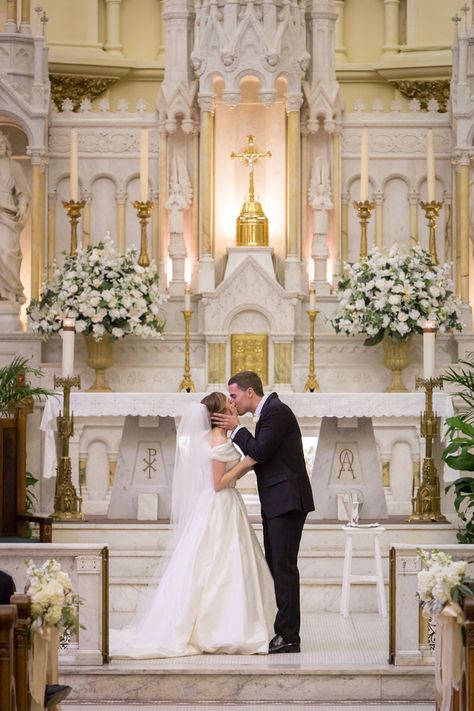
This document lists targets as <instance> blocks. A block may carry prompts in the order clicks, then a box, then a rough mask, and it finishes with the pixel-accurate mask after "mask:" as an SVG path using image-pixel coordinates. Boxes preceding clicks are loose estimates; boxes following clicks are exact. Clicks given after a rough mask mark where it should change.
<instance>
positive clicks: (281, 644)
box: [268, 634, 300, 654]
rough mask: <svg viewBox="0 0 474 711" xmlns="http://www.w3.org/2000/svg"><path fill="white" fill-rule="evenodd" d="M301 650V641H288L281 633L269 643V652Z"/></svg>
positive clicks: (280, 652)
mask: <svg viewBox="0 0 474 711" xmlns="http://www.w3.org/2000/svg"><path fill="white" fill-rule="evenodd" d="M299 651H300V643H299V642H286V641H285V640H284V639H283V637H281V635H279V634H277V635H276V637H274V638H273V639H272V640H271V642H270V644H269V645H268V654H284V653H285V652H289V653H294V652H299Z"/></svg>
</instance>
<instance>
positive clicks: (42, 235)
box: [38, 159, 46, 289]
mask: <svg viewBox="0 0 474 711" xmlns="http://www.w3.org/2000/svg"><path fill="white" fill-rule="evenodd" d="M39 189H40V195H39V221H40V229H39V240H40V249H39V253H38V289H40V288H41V284H42V281H43V273H44V267H45V257H46V254H45V250H46V163H45V160H44V159H42V160H41V164H40V182H39Z"/></svg>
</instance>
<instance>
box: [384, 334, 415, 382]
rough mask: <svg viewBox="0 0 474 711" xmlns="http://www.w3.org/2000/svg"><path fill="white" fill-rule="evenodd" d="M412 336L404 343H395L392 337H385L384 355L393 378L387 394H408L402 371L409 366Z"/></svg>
mask: <svg viewBox="0 0 474 711" xmlns="http://www.w3.org/2000/svg"><path fill="white" fill-rule="evenodd" d="M410 340H411V339H410V336H409V337H408V338H405V339H404V340H403V341H395V340H394V339H393V338H390V336H384V339H383V353H384V363H385V365H386V367H387V368H389V369H390V370H391V371H392V378H391V380H390V383H389V385H388V387H387V388H386V389H385V392H386V393H406V392H408V390H407V388H406V387H405V383H404V382H403V380H402V370H403V369H404V368H406V367H407V365H408V362H409V361H408V355H409V351H410Z"/></svg>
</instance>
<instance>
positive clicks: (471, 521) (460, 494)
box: [443, 353, 474, 543]
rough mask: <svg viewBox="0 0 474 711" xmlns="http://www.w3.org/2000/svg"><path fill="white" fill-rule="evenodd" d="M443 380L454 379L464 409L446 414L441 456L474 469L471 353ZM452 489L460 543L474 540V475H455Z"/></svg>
mask: <svg viewBox="0 0 474 711" xmlns="http://www.w3.org/2000/svg"><path fill="white" fill-rule="evenodd" d="M443 380H445V381H446V382H449V383H454V384H455V385H457V386H458V387H459V388H461V389H460V390H458V391H457V392H456V394H457V395H458V396H459V397H460V398H461V399H462V400H463V401H464V403H465V405H466V410H465V411H464V412H462V413H461V414H459V415H456V416H455V417H448V419H447V420H446V423H447V425H448V430H447V433H446V439H447V441H448V445H447V447H446V449H445V450H444V452H443V459H444V461H445V462H446V464H448V466H450V467H451V469H456V470H458V471H461V472H474V353H468V355H467V356H466V358H465V359H463V360H460V361H459V366H458V367H456V368H449V369H448V370H447V372H446V373H445V374H444V375H443ZM451 488H452V489H454V507H455V509H456V511H457V514H458V516H459V518H460V519H461V521H462V522H463V524H464V528H463V529H462V530H460V531H458V533H457V539H458V541H459V543H473V542H474V476H473V475H472V474H471V475H466V476H461V477H459V478H458V479H455V481H453V482H452V483H451V484H449V485H448V486H447V487H446V491H448V490H449V489H451Z"/></svg>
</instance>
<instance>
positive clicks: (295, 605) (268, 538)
mask: <svg viewBox="0 0 474 711" xmlns="http://www.w3.org/2000/svg"><path fill="white" fill-rule="evenodd" d="M305 519H306V513H305V512H304V511H288V512H287V513H286V514H283V515H282V516H275V518H265V517H263V543H264V547H265V558H266V559H267V563H268V567H269V568H270V571H271V573H272V575H273V581H274V583H275V595H276V602H277V607H278V612H277V616H276V618H275V634H279V635H281V636H282V637H283V639H284V640H285V641H286V642H299V641H300V634H299V633H300V575H299V572H298V550H299V547H300V541H301V534H302V532H303V526H304V522H305Z"/></svg>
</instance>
